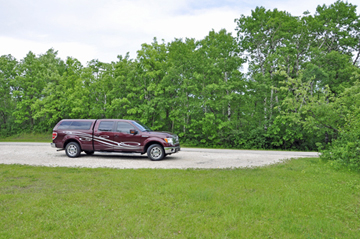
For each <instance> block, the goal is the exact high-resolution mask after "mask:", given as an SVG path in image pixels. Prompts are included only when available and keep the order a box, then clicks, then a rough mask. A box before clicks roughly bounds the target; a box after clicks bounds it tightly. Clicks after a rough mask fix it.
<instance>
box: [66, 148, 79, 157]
mask: <svg viewBox="0 0 360 239" xmlns="http://www.w3.org/2000/svg"><path fill="white" fill-rule="evenodd" d="M67 152H68V154H69V155H70V156H75V155H76V154H77V147H76V146H75V145H70V146H69V147H68V149H67Z"/></svg>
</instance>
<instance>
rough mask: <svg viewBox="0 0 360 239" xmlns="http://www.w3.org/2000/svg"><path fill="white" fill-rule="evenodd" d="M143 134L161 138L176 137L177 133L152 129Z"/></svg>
mask: <svg viewBox="0 0 360 239" xmlns="http://www.w3.org/2000/svg"><path fill="white" fill-rule="evenodd" d="M142 134H143V135H148V136H150V137H159V138H176V137H177V135H176V134H173V133H170V132H160V131H151V132H143V133H142Z"/></svg>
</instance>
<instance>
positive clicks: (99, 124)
mask: <svg viewBox="0 0 360 239" xmlns="http://www.w3.org/2000/svg"><path fill="white" fill-rule="evenodd" d="M52 139H53V143H51V146H52V147H54V148H59V149H60V150H62V149H65V152H66V154H67V156H69V157H71V158H73V157H78V156H79V155H80V153H81V152H82V151H84V152H85V153H86V154H87V155H92V154H93V153H94V152H95V151H103V152H123V153H141V154H145V153H147V155H148V157H149V158H150V159H151V160H161V159H163V158H164V157H165V156H166V155H170V154H173V153H176V152H178V151H180V144H179V137H178V136H177V135H175V134H172V133H168V132H156V131H152V130H151V129H150V128H148V127H147V126H145V125H143V124H140V123H138V122H136V121H134V120H122V119H98V120H91V119H81V120H80V119H66V120H61V121H60V122H59V123H57V125H56V126H55V127H54V129H53V134H52Z"/></svg>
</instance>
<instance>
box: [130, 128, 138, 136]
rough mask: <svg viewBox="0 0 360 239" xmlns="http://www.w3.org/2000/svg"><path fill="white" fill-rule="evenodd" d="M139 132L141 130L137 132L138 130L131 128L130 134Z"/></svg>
mask: <svg viewBox="0 0 360 239" xmlns="http://www.w3.org/2000/svg"><path fill="white" fill-rule="evenodd" d="M137 133H139V132H137V130H134V129H131V130H130V134H133V135H135V134H137Z"/></svg>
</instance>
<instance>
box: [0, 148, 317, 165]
mask: <svg viewBox="0 0 360 239" xmlns="http://www.w3.org/2000/svg"><path fill="white" fill-rule="evenodd" d="M317 156H318V153H316V152H281V151H261V150H228V149H198V148H182V149H181V151H180V152H179V153H176V154H173V155H170V156H167V157H166V158H165V159H164V160H162V161H151V160H149V159H148V158H147V156H146V154H144V155H140V154H120V153H98V152H95V154H94V155H92V156H87V155H85V154H84V153H83V154H81V156H80V157H78V158H68V157H67V156H66V154H65V151H56V149H54V148H51V147H50V144H49V143H0V164H25V165H37V166H49V167H57V166H60V167H86V168H101V167H107V168H164V169H165V168H178V169H186V168H239V167H254V166H264V165H268V164H273V163H277V162H281V161H282V160H284V159H290V158H302V157H317Z"/></svg>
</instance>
